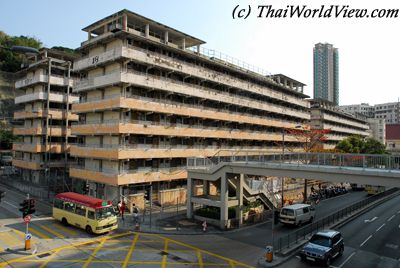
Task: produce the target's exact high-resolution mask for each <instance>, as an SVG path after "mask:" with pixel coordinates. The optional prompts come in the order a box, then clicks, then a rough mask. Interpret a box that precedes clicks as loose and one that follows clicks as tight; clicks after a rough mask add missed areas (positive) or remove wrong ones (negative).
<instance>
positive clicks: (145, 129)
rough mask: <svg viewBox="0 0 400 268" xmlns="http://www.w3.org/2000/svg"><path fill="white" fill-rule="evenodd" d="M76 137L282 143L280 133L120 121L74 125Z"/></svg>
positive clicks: (290, 138)
mask: <svg viewBox="0 0 400 268" xmlns="http://www.w3.org/2000/svg"><path fill="white" fill-rule="evenodd" d="M71 131H72V133H73V134H74V135H93V134H121V133H124V134H142V135H160V136H175V137H204V138H216V139H236V140H260V141H281V140H282V134H281V133H280V132H267V131H262V132H261V131H251V130H239V129H229V128H222V127H206V126H203V125H184V124H160V123H156V122H152V121H133V120H132V121H118V120H110V121H104V122H87V123H83V124H79V125H72V127H71ZM285 140H286V141H292V142H293V141H299V140H298V139H296V137H293V136H290V135H286V136H285Z"/></svg>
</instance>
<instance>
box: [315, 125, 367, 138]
mask: <svg viewBox="0 0 400 268" xmlns="http://www.w3.org/2000/svg"><path fill="white" fill-rule="evenodd" d="M323 128H324V129H331V130H332V131H335V132H341V133H347V134H349V135H361V136H365V137H366V136H369V133H368V132H367V131H362V130H358V129H354V128H351V127H348V128H346V127H341V126H336V125H333V124H327V123H323Z"/></svg>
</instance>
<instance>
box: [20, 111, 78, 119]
mask: <svg viewBox="0 0 400 268" xmlns="http://www.w3.org/2000/svg"><path fill="white" fill-rule="evenodd" d="M49 115H50V118H52V119H58V120H65V119H66V118H67V112H66V110H63V109H50V110H49ZM46 116H47V112H46V111H45V110H37V111H25V110H21V111H16V112H14V119H26V118H46ZM68 120H70V121H78V120H79V115H77V114H73V113H71V112H69V113H68Z"/></svg>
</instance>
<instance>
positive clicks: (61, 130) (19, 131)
mask: <svg viewBox="0 0 400 268" xmlns="http://www.w3.org/2000/svg"><path fill="white" fill-rule="evenodd" d="M13 133H14V135H25V136H26V135H29V136H37V135H46V127H27V126H22V127H14V129H13ZM65 134H67V135H68V136H71V129H70V128H68V130H67V132H66V129H65V127H58V126H52V127H49V129H48V130H47V135H49V136H52V137H63V136H65Z"/></svg>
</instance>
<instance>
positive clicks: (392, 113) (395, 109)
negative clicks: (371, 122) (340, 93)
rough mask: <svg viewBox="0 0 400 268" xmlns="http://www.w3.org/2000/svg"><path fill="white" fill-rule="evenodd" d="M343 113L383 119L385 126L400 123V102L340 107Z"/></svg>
mask: <svg viewBox="0 0 400 268" xmlns="http://www.w3.org/2000/svg"><path fill="white" fill-rule="evenodd" d="M340 109H341V110H342V111H344V112H347V113H351V114H364V115H365V116H367V117H368V118H378V119H384V120H385V122H386V124H399V123H400V102H387V103H381V104H375V105H369V104H368V103H361V104H352V105H343V106H340Z"/></svg>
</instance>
